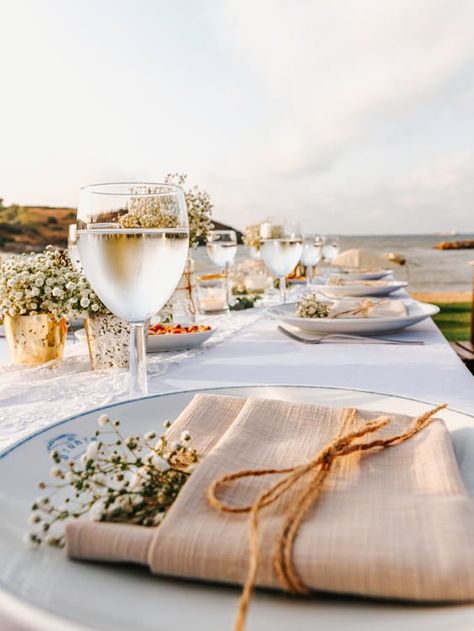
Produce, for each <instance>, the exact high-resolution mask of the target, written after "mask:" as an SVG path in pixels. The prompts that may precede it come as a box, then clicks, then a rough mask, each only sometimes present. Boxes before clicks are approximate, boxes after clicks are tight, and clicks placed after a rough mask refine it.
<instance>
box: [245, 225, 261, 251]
mask: <svg viewBox="0 0 474 631" xmlns="http://www.w3.org/2000/svg"><path fill="white" fill-rule="evenodd" d="M261 225H262V224H261V223H254V224H251V225H250V226H246V228H245V230H244V245H246V246H247V247H248V248H251V249H252V250H253V251H255V252H259V251H260V226H261Z"/></svg>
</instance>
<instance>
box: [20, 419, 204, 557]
mask: <svg viewBox="0 0 474 631" xmlns="http://www.w3.org/2000/svg"><path fill="white" fill-rule="evenodd" d="M97 422H98V425H99V427H100V428H101V429H99V430H97V431H96V433H95V437H94V438H93V439H92V440H91V441H90V442H89V444H88V446H87V449H86V451H85V453H84V454H83V455H82V456H81V457H80V459H79V461H74V460H71V461H69V462H68V463H64V462H63V461H62V459H61V454H60V453H59V452H57V451H54V452H53V453H52V454H51V458H52V461H53V467H52V468H51V470H50V472H49V473H50V476H51V477H52V478H54V481H53V482H52V483H50V484H46V483H45V482H40V484H39V485H38V486H39V488H40V489H41V490H42V491H44V490H45V489H51V490H50V492H49V494H48V495H43V496H41V497H38V498H37V499H36V500H35V501H34V502H33V504H32V506H31V515H30V519H29V522H30V525H31V526H32V529H31V531H30V532H29V533H27V535H26V536H25V539H26V542H27V543H30V544H33V545H39V544H41V543H47V544H49V545H54V546H59V547H61V546H63V545H64V522H65V521H68V520H70V519H77V518H79V517H83V516H85V515H87V516H88V517H89V518H91V519H92V520H94V521H110V522H119V523H131V524H139V525H142V526H158V525H159V524H160V523H161V521H162V519H163V517H164V516H165V515H166V512H167V511H168V509H169V508H170V506H171V505H172V504H173V502H174V501H175V499H176V497H177V496H178V494H179V492H180V490H181V488H182V487H183V485H184V484H185V482H186V481H187V479H188V478H189V476H190V474H191V473H192V471H193V470H194V469H195V467H196V466H197V463H198V461H199V457H198V454H197V451H196V450H195V449H194V448H193V447H192V446H191V435H190V433H189V432H188V431H187V430H184V431H183V432H181V434H180V437H179V440H174V441H170V440H168V438H167V437H166V434H163V435H161V436H158V435H157V433H156V432H147V433H146V434H145V435H144V436H143V437H142V438H141V437H140V436H134V435H132V436H127V437H125V436H123V435H122V432H121V430H120V421H119V420H111V419H110V418H109V417H108V416H107V415H106V414H102V415H101V416H99V418H98V419H97ZM170 425H171V423H170V422H169V421H165V423H164V426H165V428H169V427H170ZM157 439H158V440H157ZM58 496H59V497H58ZM55 501H56V502H57V503H55Z"/></svg>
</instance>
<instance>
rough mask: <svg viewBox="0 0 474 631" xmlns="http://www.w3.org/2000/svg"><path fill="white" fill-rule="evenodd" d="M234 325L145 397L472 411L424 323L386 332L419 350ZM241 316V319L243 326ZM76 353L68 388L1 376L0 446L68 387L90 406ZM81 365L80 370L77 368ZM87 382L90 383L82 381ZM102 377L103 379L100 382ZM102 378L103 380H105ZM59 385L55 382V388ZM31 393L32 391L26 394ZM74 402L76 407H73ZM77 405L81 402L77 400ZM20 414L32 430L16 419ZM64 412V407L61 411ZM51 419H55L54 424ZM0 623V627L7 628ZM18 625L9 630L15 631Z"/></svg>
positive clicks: (252, 317) (118, 386) (435, 334)
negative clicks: (299, 399) (237, 390)
mask: <svg viewBox="0 0 474 631" xmlns="http://www.w3.org/2000/svg"><path fill="white" fill-rule="evenodd" d="M238 317H240V318H241V319H242V320H241V322H240V324H242V323H245V322H248V325H245V324H244V326H243V328H241V329H240V331H239V332H237V333H235V334H234V335H233V336H231V337H227V339H225V340H224V341H222V342H221V343H219V344H215V345H214V346H213V347H212V348H209V349H208V350H206V351H204V352H201V353H200V354H197V355H195V356H192V357H188V358H180V361H179V362H178V363H171V364H169V365H168V366H167V369H166V371H165V372H164V373H163V374H155V375H152V376H151V377H150V379H149V387H150V392H151V393H161V392H172V391H176V390H183V389H194V388H206V387H217V386H230V385H250V384H253V385H263V384H273V385H276V384H278V385H322V386H342V387H349V388H358V389H365V390H370V391H375V392H383V393H389V394H399V395H403V396H408V397H413V398H415V399H420V400H423V401H427V402H432V403H444V402H448V403H449V405H450V406H451V407H452V408H455V409H458V410H461V411H465V412H468V413H471V414H472V413H474V379H473V377H472V376H471V374H470V373H469V372H468V370H467V369H466V368H465V367H464V365H463V364H462V363H461V361H460V360H459V359H458V357H457V356H456V354H455V353H454V352H453V351H452V349H451V347H450V346H449V344H448V343H447V342H446V340H445V339H444V337H443V336H442V335H441V333H440V332H439V330H438V329H437V327H436V326H435V325H434V324H433V322H432V321H431V320H428V321H425V322H423V323H420V324H418V325H416V326H414V327H411V328H410V329H408V330H406V331H404V332H402V333H399V334H396V335H395V334H393V335H391V336H390V337H392V338H394V339H396V338H399V339H403V340H409V339H420V340H423V341H424V342H425V346H413V347H407V346H388V345H383V346H382V345H355V344H351V345H347V344H319V345H314V346H311V345H304V344H301V343H299V342H295V341H292V340H290V339H288V338H287V337H285V336H283V335H282V334H281V333H279V332H278V331H277V329H276V327H277V323H276V322H274V321H271V320H268V319H266V318H265V317H264V316H263V313H262V312H261V317H259V318H257V319H256V317H257V312H254V311H249V312H246V313H245V314H240V315H239V316H238ZM246 318H247V320H246ZM73 350H74V351H75V355H76V358H75V361H77V370H78V372H77V374H76V376H74V375H71V376H69V377H68V378H67V379H66V381H67V386H66V385H65V384H64V383H62V382H63V381H65V380H64V378H63V377H61V376H59V377H58V380H57V383H56V384H55V383H54V380H53V382H50V381H48V383H49V385H48V387H47V388H46V387H45V388H41V387H40V385H38V384H40V383H41V381H40V380H39V381H38V380H36V381H37V383H36V385H34V386H32V382H34V381H35V379H32V378H29V377H28V376H27V373H22V376H21V378H22V382H21V383H18V381H16V379H15V378H13V377H12V376H11V375H12V374H13V373H12V371H11V370H9V371H7V370H5V371H4V372H3V375H2V376H0V402H1V405H2V409H1V410H0V441H1V443H0V444H3V445H5V444H6V443H8V442H12V441H13V440H16V439H17V438H19V437H21V436H22V435H24V433H25V432H28V431H31V429H36V428H38V427H39V426H41V425H44V424H45V423H48V422H50V421H51V420H52V417H51V409H54V406H55V404H56V403H57V401H58V400H60V397H61V396H62V393H63V394H64V396H69V397H70V396H72V395H73V393H74V391H75V386H74V384H75V381H77V383H80V384H81V385H80V388H79V387H78V389H77V392H76V395H77V396H76V398H75V399H74V401H73V403H74V405H76V407H77V408H78V409H84V408H87V407H91V406H90V405H89V403H88V398H87V397H88V395H87V382H86V381H84V380H83V373H81V372H80V370H81V369H83V368H84V365H85V363H84V362H85V359H84V357H82V358H81V356H80V353H79V355H78V354H77V353H78V352H79V351H80V348H75V349H73ZM6 357H7V355H6V347H5V341H4V340H0V360H5V359H6ZM81 367H82V368H81ZM89 377H91V376H90V375H89ZM101 379H102V380H103V381H101ZM106 380H108V381H106ZM58 383H59V384H61V385H60V386H59V389H58ZM97 383H99V384H105V383H109V384H112V383H113V384H114V387H110V391H108V392H105V393H104V396H103V402H104V403H106V402H108V401H112V400H118V399H122V398H126V388H127V379H126V373H124V372H121V373H118V374H117V375H115V376H114V377H110V376H106V377H104V376H98V377H97V380H94V378H93V376H92V381H90V382H89V384H90V386H91V388H93V391H94V403H96V402H97V387H96V386H97ZM32 390H33V392H32ZM76 399H77V401H76ZM79 399H80V400H79ZM22 410H26V412H27V414H28V418H29V419H31V424H30V425H29V426H28V425H27V426H25V424H23V423H21V422H20V423H19V425H18V427H16V425H15V423H16V421H15V420H13V421H12V419H18V418H19V417H20V415H21V411H22ZM68 410H71V406H68ZM53 420H54V419H53ZM13 628H14V627H10V626H7V622H6V621H3V624H2V620H1V619H0V629H2V631H3V630H4V629H5V630H6V629H9V630H10V629H13ZM16 630H17V627H15V631H16Z"/></svg>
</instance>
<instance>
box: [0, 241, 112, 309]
mask: <svg viewBox="0 0 474 631" xmlns="http://www.w3.org/2000/svg"><path fill="white" fill-rule="evenodd" d="M107 312H108V310H107V308H106V307H105V306H104V305H103V304H102V302H101V301H100V300H99V298H98V297H97V295H96V294H95V292H94V291H93V289H92V288H91V286H90V284H89V281H88V280H87V279H86V277H85V276H84V275H83V274H81V273H80V272H78V271H77V270H76V269H75V268H74V266H73V265H72V262H71V257H70V256H69V253H68V251H67V250H61V249H59V248H55V247H52V246H47V247H46V248H45V250H44V251H43V252H39V253H36V254H20V255H17V256H11V257H10V258H8V259H6V260H5V261H4V262H3V264H2V265H1V266H0V315H2V316H4V315H9V316H11V317H14V316H19V315H38V314H41V313H49V314H51V315H52V316H53V317H54V318H55V319H57V320H60V319H61V318H66V319H69V320H72V319H74V318H76V317H78V316H79V315H85V314H89V315H102V314H104V313H107Z"/></svg>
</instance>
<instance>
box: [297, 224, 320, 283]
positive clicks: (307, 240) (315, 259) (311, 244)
mask: <svg viewBox="0 0 474 631" xmlns="http://www.w3.org/2000/svg"><path fill="white" fill-rule="evenodd" d="M322 248H323V240H322V239H321V237H320V236H318V235H315V234H307V235H305V237H304V239H303V251H302V252H301V258H300V262H301V264H302V265H304V266H305V268H306V285H307V286H308V287H309V285H311V282H312V280H313V271H314V267H315V266H316V265H317V264H318V263H319V261H320V260H321V256H322Z"/></svg>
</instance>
